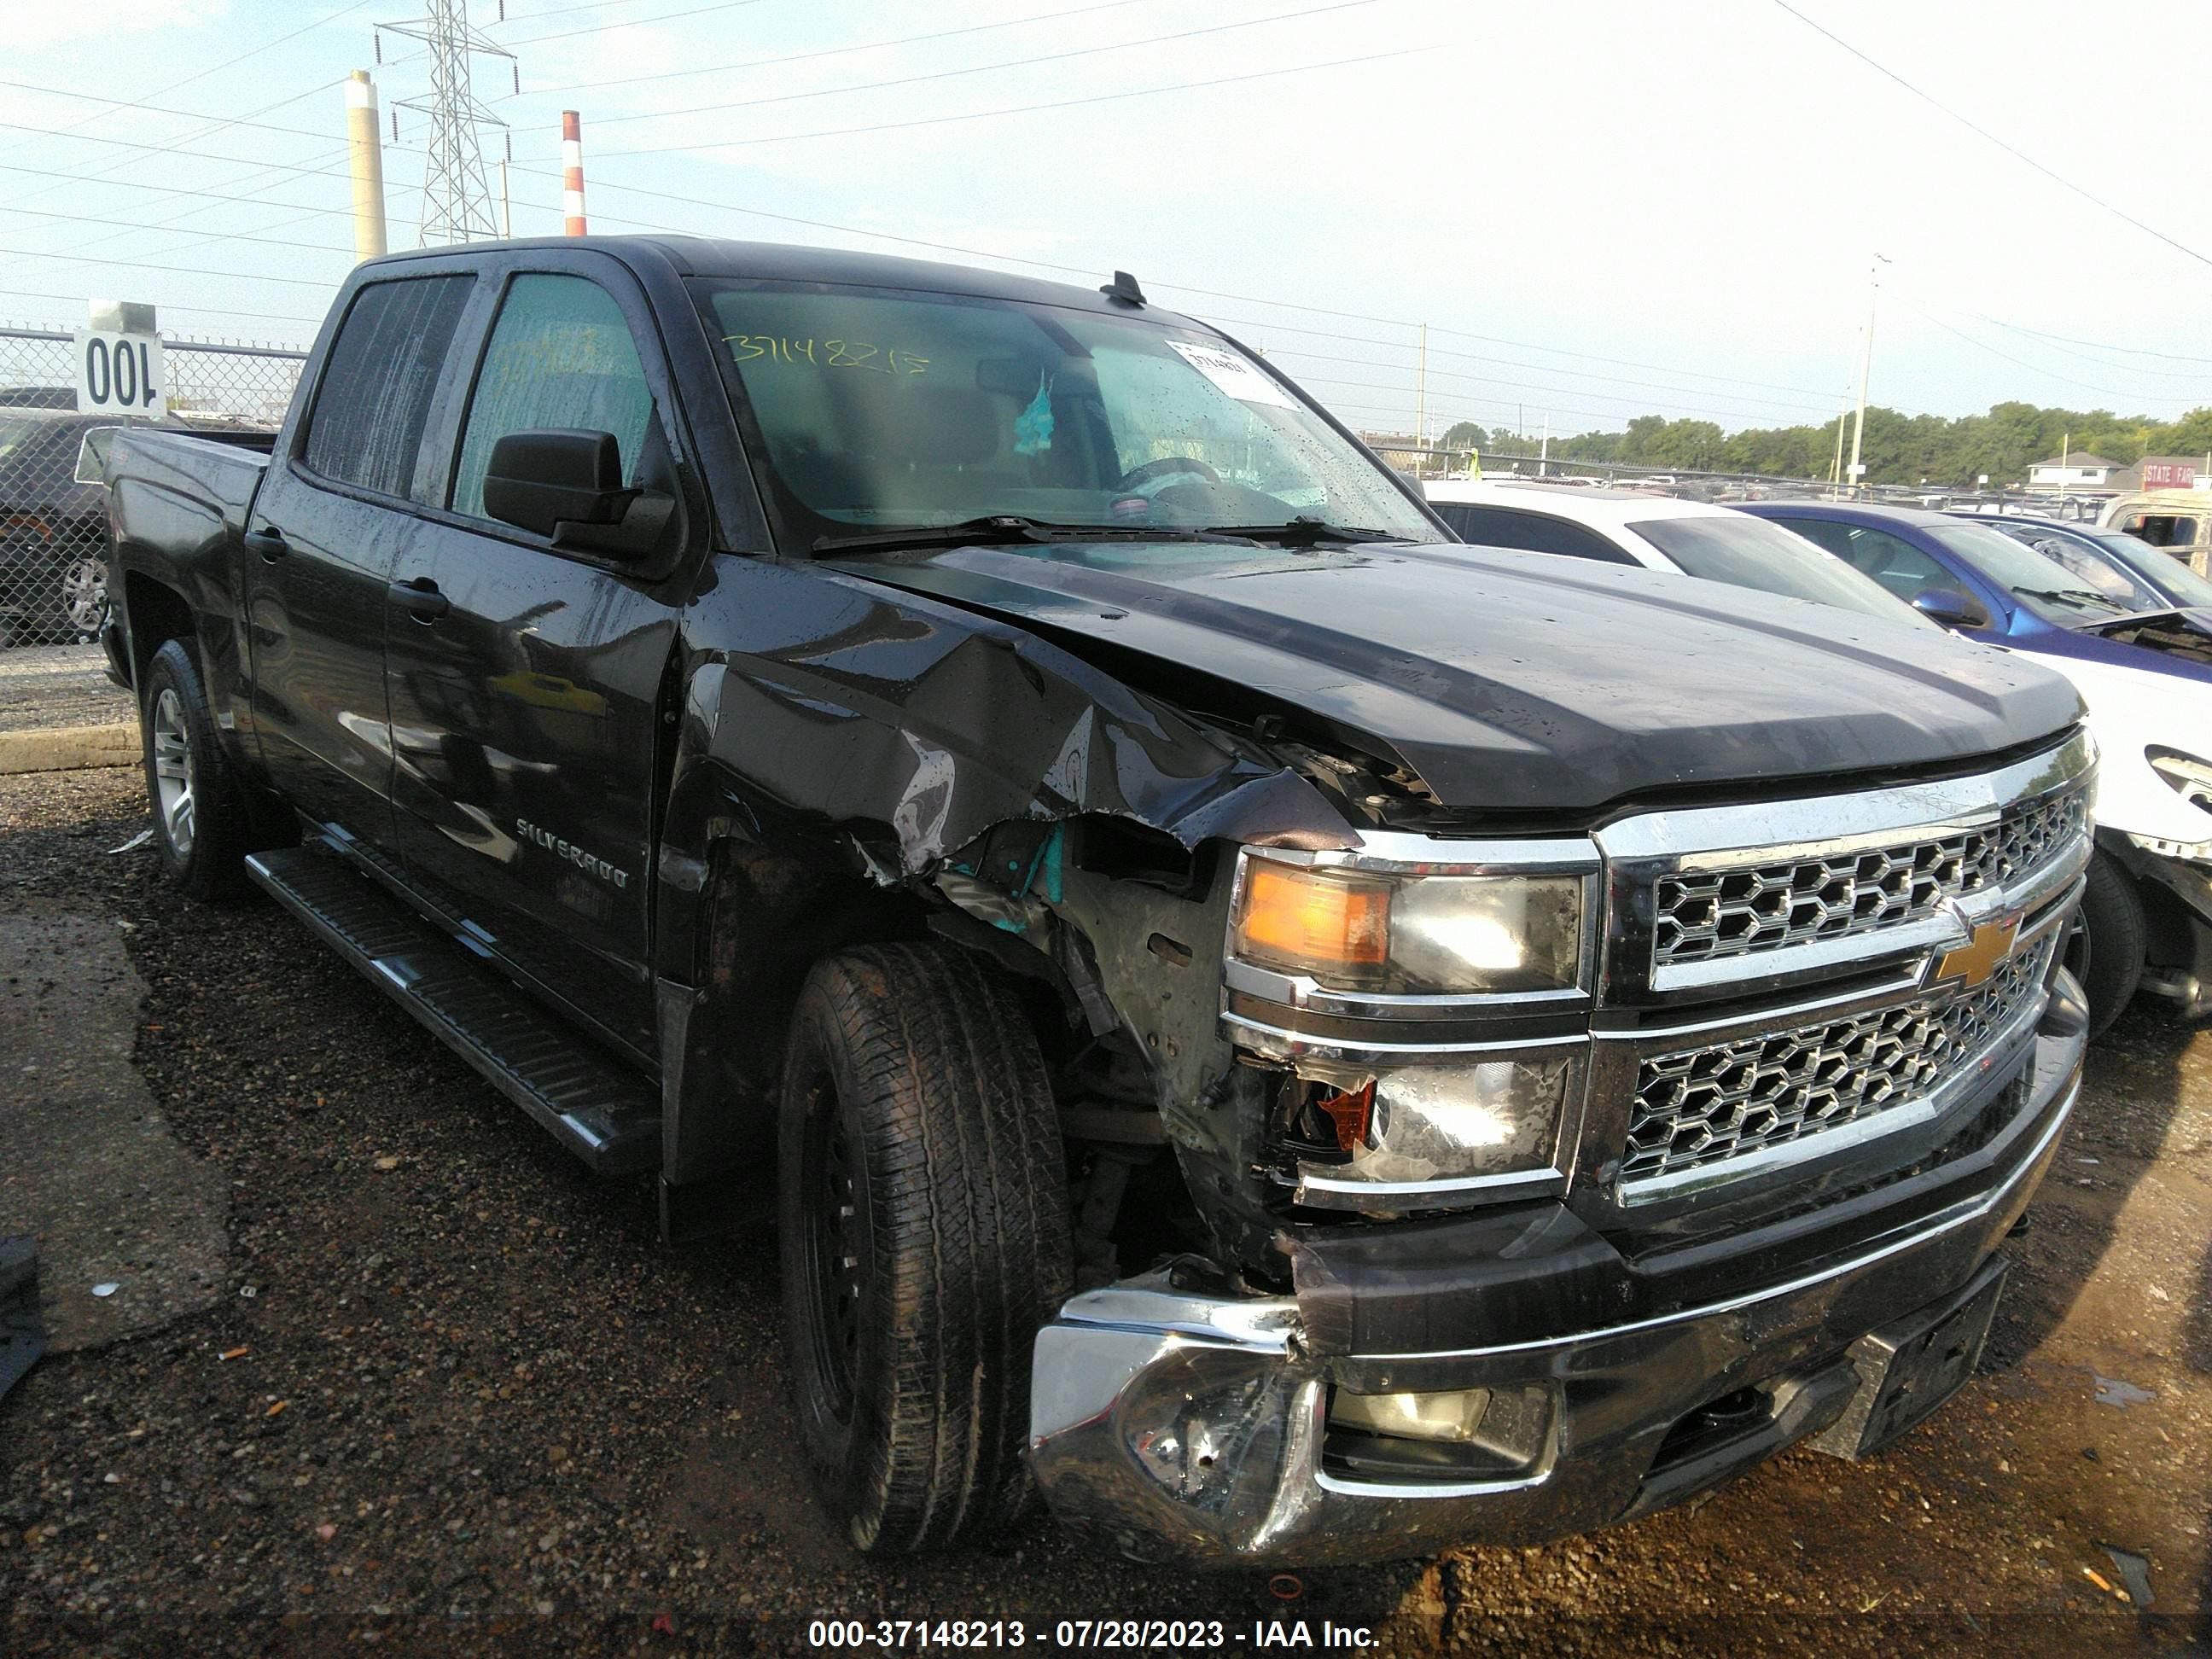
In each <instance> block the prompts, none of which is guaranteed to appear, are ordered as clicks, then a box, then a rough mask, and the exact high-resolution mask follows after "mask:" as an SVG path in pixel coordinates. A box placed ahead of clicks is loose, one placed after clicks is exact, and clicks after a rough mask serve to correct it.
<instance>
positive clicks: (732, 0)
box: [508, 0, 760, 46]
mask: <svg viewBox="0 0 2212 1659" xmlns="http://www.w3.org/2000/svg"><path fill="white" fill-rule="evenodd" d="M758 4H760V0H720V4H718V5H712V6H694V7H693V8H692V9H690V10H689V11H668V12H663V13H661V14H660V15H659V16H658V17H629V18H625V19H623V21H621V22H618V23H593V24H592V25H591V27H588V28H580V29H563V30H562V31H561V32H560V33H557V34H526V35H524V36H523V37H522V38H521V39H520V40H513V41H510V42H509V43H508V44H509V45H511V46H537V45H538V43H539V42H541V41H545V40H574V38H575V37H576V36H577V35H580V34H605V33H606V32H607V31H608V30H609V29H638V28H648V27H651V26H652V25H653V24H655V23H673V22H675V21H677V20H678V18H683V17H703V16H704V15H706V14H707V13H708V12H710V11H735V10H737V9H738V8H739V7H740V6H757V5H758ZM577 9H578V10H579V11H581V10H585V9H586V8H584V7H578V8H577Z"/></svg>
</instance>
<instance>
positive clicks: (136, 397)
mask: <svg viewBox="0 0 2212 1659" xmlns="http://www.w3.org/2000/svg"><path fill="white" fill-rule="evenodd" d="M167 390H168V380H167V374H166V372H165V370H164V368H163V366H162V362H161V340H160V338H159V337H156V336H155V335H151V334H110V333H106V332H105V331H102V330H99V329H89V328H87V329H79V330H78V331H77V336H76V406H77V408H78V410H80V411H82V413H85V414H88V415H97V414H115V415H121V414H143V413H144V412H145V411H147V410H159V409H161V408H163V407H165V404H164V403H163V399H164V398H165V397H166V396H167Z"/></svg>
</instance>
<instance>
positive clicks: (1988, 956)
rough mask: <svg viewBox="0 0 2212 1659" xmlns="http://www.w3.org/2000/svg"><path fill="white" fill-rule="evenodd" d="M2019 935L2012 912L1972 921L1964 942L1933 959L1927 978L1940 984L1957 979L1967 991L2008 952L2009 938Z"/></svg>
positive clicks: (1985, 979)
mask: <svg viewBox="0 0 2212 1659" xmlns="http://www.w3.org/2000/svg"><path fill="white" fill-rule="evenodd" d="M2019 937H2020V917H2019V915H2017V914H2016V913H2015V915H2009V916H1998V917H1996V918H1994V919H1993V920H1991V921H1984V922H1980V923H1978V924H1976V926H1975V927H1974V930H1973V932H1972V934H1971V935H1970V936H1969V937H1968V939H1967V940H1966V943H1965V944H1964V945H1957V946H1954V948H1953V949H1951V950H1948V951H1945V952H1944V953H1943V954H1942V956H1940V957H1937V958H1936V971H1935V972H1934V973H1933V974H1931V975H1929V983H1930V984H1931V985H1932V984H1942V983H1947V982H1948V981H1952V980H1957V981H1959V982H1960V984H1962V985H1964V986H1965V987H1966V988H1967V989H1968V990H1970V991H1971V990H1972V989H1973V988H1974V987H1976V986H1978V985H1983V984H1986V983H1987V982H1988V981H1989V977H1990V975H1992V974H1994V973H1996V970H1997V969H1999V968H2000V967H2001V966H2002V965H2003V963H2005V961H2006V959H2007V958H2008V957H2010V956H2011V955H2012V947H2013V942H2014V941H2015V939H2018V938H2019Z"/></svg>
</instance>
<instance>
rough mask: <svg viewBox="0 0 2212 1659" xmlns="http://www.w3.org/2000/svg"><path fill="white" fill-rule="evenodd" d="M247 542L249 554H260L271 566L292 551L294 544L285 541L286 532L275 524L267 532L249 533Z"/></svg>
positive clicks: (253, 531) (251, 531) (255, 531)
mask: <svg viewBox="0 0 2212 1659" xmlns="http://www.w3.org/2000/svg"><path fill="white" fill-rule="evenodd" d="M245 541H246V551H247V552H249V553H258V554H259V555H260V556H262V558H263V559H264V561H265V562H268V563H270V564H274V563H276V561H277V560H279V559H281V558H283V556H285V555H286V554H287V553H289V552H290V551H291V550H292V544H291V543H289V542H288V541H286V540H285V539H284V532H283V531H281V530H279V529H278V528H277V527H276V526H275V525H273V524H272V525H270V526H269V527H268V528H267V529H265V530H249V531H247V532H246V537H245Z"/></svg>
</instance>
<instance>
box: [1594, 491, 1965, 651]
mask: <svg viewBox="0 0 2212 1659" xmlns="http://www.w3.org/2000/svg"><path fill="white" fill-rule="evenodd" d="M1628 527H1629V528H1630V529H1631V530H1633V531H1634V532H1636V533H1637V534H1638V535H1639V536H1641V537H1643V538H1644V540H1646V541H1648V542H1650V544H1652V545H1653V546H1654V547H1656V548H1657V549H1658V550H1660V551H1661V552H1662V553H1664V554H1665V555H1666V556H1668V559H1670V560H1671V561H1673V562H1674V565H1675V567H1676V568H1678V569H1680V570H1681V571H1682V572H1683V573H1684V574H1686V575H1692V576H1703V577H1705V579H1706V580H1709V581H1717V582H1727V583H1729V584H1730V585H1731V586H1736V587H1755V588H1757V589H1759V591H1760V592H1766V593H1781V594H1784V595H1786V596H1787V597H1789V598H1790V599H1810V600H1811V601H1812V602H1813V603H1814V604H1815V605H1839V606H1841V607H1842V608H1843V609H1844V610H1846V611H1858V612H1860V613H1862V614H1863V615H1865V616H1869V617H1881V619H1882V620H1883V621H1885V622H1905V621H1911V622H1913V623H1923V624H1924V625H1926V626H1928V627H1933V626H1935V624H1934V623H1927V622H1926V619H1925V618H1923V617H1922V616H1921V614H1920V613H1919V612H1918V611H1915V610H1914V609H1913V608H1912V607H1911V605H1907V604H1905V601H1904V600H1902V599H1898V598H1897V597H1896V596H1895V595H1893V594H1892V593H1889V592H1886V591H1885V590H1884V589H1883V588H1882V587H1881V585H1880V584H1879V583H1877V582H1875V580H1872V579H1871V578H1869V577H1867V576H1863V575H1861V574H1859V573H1858V572H1857V571H1856V570H1854V569H1852V568H1850V566H1849V565H1847V564H1845V563H1844V562H1843V561H1842V560H1841V559H1839V558H1838V557H1836V556H1835V555H1834V554H1832V553H1830V552H1828V551H1827V550H1826V549H1823V548H1820V547H1816V546H1814V544H1812V543H1811V542H1808V541H1807V540H1806V539H1805V538H1803V537H1802V536H1798V535H1795V534H1792V533H1791V532H1789V531H1787V530H1784V528H1783V527H1782V526H1780V525H1777V524H1769V523H1768V522H1767V521H1766V520H1764V519H1754V518H1751V517H1749V516H1747V515H1746V514H1741V513H1725V514H1723V513H1715V514H1713V515H1712V516H1711V517H1710V518H1679V519H1633V520H1630V521H1629V525H1628Z"/></svg>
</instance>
